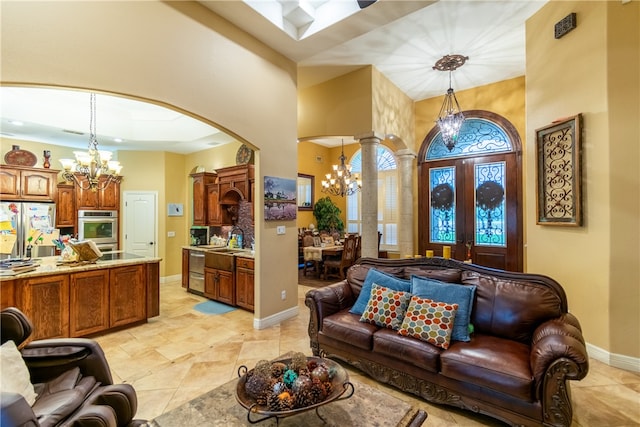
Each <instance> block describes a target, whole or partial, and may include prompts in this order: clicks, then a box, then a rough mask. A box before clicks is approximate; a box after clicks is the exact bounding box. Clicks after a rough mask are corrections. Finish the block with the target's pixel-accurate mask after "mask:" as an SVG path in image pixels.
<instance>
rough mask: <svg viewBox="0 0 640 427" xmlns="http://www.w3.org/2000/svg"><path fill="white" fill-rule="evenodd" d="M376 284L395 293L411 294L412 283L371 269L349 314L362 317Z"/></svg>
mask: <svg viewBox="0 0 640 427" xmlns="http://www.w3.org/2000/svg"><path fill="white" fill-rule="evenodd" d="M374 283H375V284H376V285H380V286H384V287H385V288H388V289H392V290H394V291H403V292H409V290H410V289H411V281H409V280H405V279H400V278H398V277H396V276H392V275H390V274H386V273H383V272H382V271H380V270H376V269H375V268H371V269H369V271H368V272H367V277H365V278H364V283H363V284H362V290H361V291H360V295H358V299H356V302H355V304H353V307H351V310H349V313H353V314H358V315H362V313H364V310H365V309H366V308H367V303H368V302H369V298H370V297H371V287H372V286H373V284H374Z"/></svg>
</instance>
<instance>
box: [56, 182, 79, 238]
mask: <svg viewBox="0 0 640 427" xmlns="http://www.w3.org/2000/svg"><path fill="white" fill-rule="evenodd" d="M76 225H77V218H76V192H75V187H74V186H73V184H66V183H60V184H58V203H57V204H56V227H58V228H69V227H72V228H73V229H74V233H73V234H75V228H76Z"/></svg>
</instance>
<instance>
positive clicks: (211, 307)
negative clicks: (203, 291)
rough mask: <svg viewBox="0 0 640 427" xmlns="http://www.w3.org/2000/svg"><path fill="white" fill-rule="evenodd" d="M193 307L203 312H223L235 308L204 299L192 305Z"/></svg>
mask: <svg viewBox="0 0 640 427" xmlns="http://www.w3.org/2000/svg"><path fill="white" fill-rule="evenodd" d="M193 309H194V310H196V311H199V312H200V313H204V314H224V313H228V312H230V311H233V310H235V309H236V308H235V307H231V306H229V305H226V304H222V303H221V302H217V301H205V302H201V303H198V304H196V305H194V306H193Z"/></svg>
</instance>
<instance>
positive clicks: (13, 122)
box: [9, 120, 24, 126]
mask: <svg viewBox="0 0 640 427" xmlns="http://www.w3.org/2000/svg"><path fill="white" fill-rule="evenodd" d="M9 123H11V124H12V125H16V126H24V122H21V121H20V120H9Z"/></svg>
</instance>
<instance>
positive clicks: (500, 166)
mask: <svg viewBox="0 0 640 427" xmlns="http://www.w3.org/2000/svg"><path fill="white" fill-rule="evenodd" d="M466 115H467V114H465V116H466ZM491 118H492V119H495V117H491ZM477 122H478V123H475V122H474V121H473V120H470V128H469V129H468V131H467V133H468V135H464V136H468V141H467V144H468V146H467V148H469V149H467V150H463V151H461V152H460V153H459V154H458V155H457V156H456V155H455V153H454V155H449V153H446V154H445V155H444V156H442V157H444V158H441V157H439V156H438V155H434V154H433V153H434V151H433V150H432V151H428V150H427V149H428V145H429V144H428V143H427V142H430V143H431V144H442V142H441V140H439V139H438V138H437V137H434V136H433V135H431V134H430V135H431V138H429V136H428V137H427V139H425V147H423V150H421V151H422V153H423V156H424V157H422V158H423V159H425V160H424V161H423V162H420V163H419V165H418V174H419V177H418V179H419V183H418V188H419V193H420V194H419V198H418V212H419V219H418V237H419V250H420V253H421V254H423V255H424V254H425V251H427V250H432V251H434V254H435V255H436V256H443V252H444V248H445V247H447V246H449V247H451V257H452V258H454V259H457V260H461V261H465V260H469V261H470V262H472V263H474V264H479V265H483V266H487V267H492V268H498V269H501V270H510V271H522V269H523V239H522V235H523V227H522V184H521V183H522V180H521V167H520V157H519V156H520V151H519V150H518V149H517V146H518V145H519V139H518V137H517V133H516V134H515V135H513V133H512V132H503V133H502V134H500V135H498V134H499V132H497V131H496V135H497V136H495V135H494V136H493V138H494V139H495V140H496V141H501V142H503V146H502V147H503V148H501V149H500V150H496V149H491V150H485V151H483V150H482V149H477V147H480V146H482V144H480V143H477V141H478V140H479V139H480V138H481V137H484V135H486V134H487V133H488V132H487V131H486V130H487V129H488V128H490V129H492V130H493V131H495V129H498V127H497V126H496V125H495V123H489V122H487V120H486V119H483V121H482V120H478V121H477ZM494 128H495V129H494ZM463 129H464V127H463ZM508 129H509V130H510V131H511V130H512V129H511V128H508ZM498 130H499V131H502V130H503V129H502V128H500V129H498ZM436 136H437V135H436ZM461 136H463V135H462V134H461ZM509 137H511V138H515V139H518V140H517V141H516V143H517V144H518V145H516V146H515V147H514V141H512V140H510V139H509ZM484 141H486V138H485V139H484ZM463 144H464V143H463ZM470 147H471V148H473V149H471V148H470ZM492 150H493V152H492ZM429 156H431V159H429Z"/></svg>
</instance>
